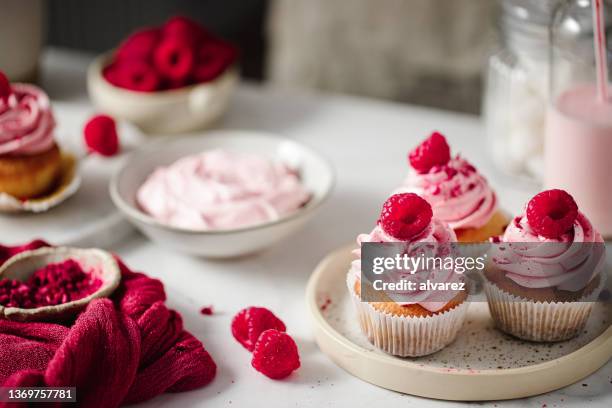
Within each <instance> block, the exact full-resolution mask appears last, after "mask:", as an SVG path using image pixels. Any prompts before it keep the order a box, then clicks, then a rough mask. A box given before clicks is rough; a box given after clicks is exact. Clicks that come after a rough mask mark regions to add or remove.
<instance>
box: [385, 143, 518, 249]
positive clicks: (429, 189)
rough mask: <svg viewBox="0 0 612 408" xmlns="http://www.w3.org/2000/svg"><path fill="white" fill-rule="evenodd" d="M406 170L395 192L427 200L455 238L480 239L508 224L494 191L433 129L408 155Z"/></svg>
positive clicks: (501, 229) (467, 240)
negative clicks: (408, 164) (406, 174)
mask: <svg viewBox="0 0 612 408" xmlns="http://www.w3.org/2000/svg"><path fill="white" fill-rule="evenodd" d="M408 161H409V163H410V172H409V174H408V176H407V177H406V179H405V180H404V183H403V184H402V186H401V187H400V188H398V189H397V190H396V191H395V192H396V193H397V192H412V193H416V194H418V195H420V196H421V197H423V198H424V199H425V200H427V201H428V202H429V203H430V204H431V207H432V209H433V214H434V216H435V217H436V218H438V219H439V220H441V221H443V222H446V223H448V225H450V227H451V228H452V229H453V230H454V231H455V233H456V234H457V240H458V241H459V242H484V241H487V240H488V239H489V238H491V237H493V236H497V235H500V234H501V233H502V232H503V230H504V228H505V226H506V225H507V224H508V220H507V218H506V217H505V216H504V214H503V213H502V212H501V211H500V210H499V206H498V202H497V195H496V194H495V192H494V191H493V189H492V188H491V186H490V185H489V183H488V182H487V180H486V179H485V177H484V176H483V175H482V174H481V173H480V172H478V170H477V169H476V168H475V167H474V166H473V165H472V164H470V163H469V162H468V161H467V160H465V159H464V158H463V157H461V156H459V155H456V156H455V157H451V152H450V147H449V145H448V143H447V142H446V138H445V137H444V136H442V135H441V134H440V133H438V132H434V133H432V134H431V136H429V138H427V139H426V140H424V141H423V142H422V143H421V144H420V145H419V146H417V147H416V148H415V149H414V150H412V151H411V152H410V153H409V155H408Z"/></svg>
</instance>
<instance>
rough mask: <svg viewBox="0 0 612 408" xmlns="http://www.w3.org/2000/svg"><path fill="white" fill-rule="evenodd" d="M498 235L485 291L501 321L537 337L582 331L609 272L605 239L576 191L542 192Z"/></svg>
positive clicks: (508, 327)
mask: <svg viewBox="0 0 612 408" xmlns="http://www.w3.org/2000/svg"><path fill="white" fill-rule="evenodd" d="M496 241H499V242H496V243H495V245H494V247H493V251H492V256H491V257H490V259H489V263H488V265H487V268H486V269H485V277H486V279H485V293H486V295H487V300H488V302H489V309H490V310H491V314H492V316H493V319H494V320H495V323H496V325H497V327H498V328H500V329H501V330H502V331H504V332H506V333H509V334H511V335H514V336H516V337H519V338H521V339H525V340H531V341H561V340H567V339H569V338H572V337H574V336H576V335H578V334H579V333H580V332H581V331H582V329H583V328H584V326H585V324H586V322H587V320H588V318H589V315H590V313H591V309H592V306H593V302H594V301H595V300H596V299H597V296H598V295H599V291H600V288H601V287H602V285H603V283H604V280H605V274H604V273H602V271H603V270H604V265H605V247H604V241H603V239H602V237H601V235H600V234H599V232H598V231H596V230H595V229H594V228H593V225H592V224H591V222H590V221H589V220H588V219H587V217H586V216H585V215H584V214H582V213H581V212H580V211H579V210H578V206H577V205H576V202H575V201H574V199H573V198H572V196H571V195H569V194H568V193H567V192H565V191H563V190H547V191H543V192H541V193H539V194H537V195H536V196H534V197H533V198H532V199H531V201H529V203H528V204H527V206H526V209H525V213H524V214H522V215H520V216H518V217H516V218H515V219H514V220H513V221H512V223H510V225H508V227H507V229H506V231H505V233H504V234H503V235H502V236H501V237H500V238H499V240H496Z"/></svg>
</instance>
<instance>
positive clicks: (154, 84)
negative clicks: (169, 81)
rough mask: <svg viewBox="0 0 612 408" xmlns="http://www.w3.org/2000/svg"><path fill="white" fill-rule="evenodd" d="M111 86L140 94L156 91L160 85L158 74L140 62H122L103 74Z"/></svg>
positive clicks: (113, 65)
mask: <svg viewBox="0 0 612 408" xmlns="http://www.w3.org/2000/svg"><path fill="white" fill-rule="evenodd" d="M102 74H103V75H104V78H106V80H107V81H108V82H110V83H111V84H113V85H115V86H118V87H121V88H125V89H129V90H132V91H139V92H153V91H156V90H157V89H158V87H159V84H160V78H159V75H158V74H157V72H155V70H154V69H153V68H152V67H151V66H150V65H149V64H147V63H146V62H144V61H140V60H120V61H117V62H115V63H114V64H111V65H109V66H108V67H106V68H105V69H104V71H103V73H102Z"/></svg>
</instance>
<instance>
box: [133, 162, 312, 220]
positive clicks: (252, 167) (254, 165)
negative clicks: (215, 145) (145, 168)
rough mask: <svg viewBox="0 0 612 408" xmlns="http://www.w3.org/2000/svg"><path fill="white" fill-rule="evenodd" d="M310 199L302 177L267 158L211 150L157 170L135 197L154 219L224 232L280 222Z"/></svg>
mask: <svg viewBox="0 0 612 408" xmlns="http://www.w3.org/2000/svg"><path fill="white" fill-rule="evenodd" d="M310 197H311V195H310V193H309V192H308V191H307V190H306V188H305V187H304V185H303V184H302V183H301V182H300V179H299V175H298V174H297V173H296V172H295V171H294V170H292V169H290V168H289V167H287V166H286V165H284V164H282V163H279V162H275V161H273V160H270V159H268V158H265V157H263V156H258V155H254V154H247V153H237V152H230V151H225V150H210V151H205V152H202V153H200V154H197V155H193V156H188V157H184V158H182V159H180V160H178V161H176V162H175V163H173V164H171V165H170V166H168V167H161V168H158V169H157V170H155V171H154V172H153V174H151V175H150V176H149V177H148V178H147V180H146V181H145V183H144V184H143V185H142V186H141V187H140V188H139V190H138V192H137V198H136V199H137V202H138V205H139V206H140V207H141V208H142V209H143V210H144V211H145V212H147V213H148V214H150V215H151V216H152V217H153V218H155V219H156V220H158V221H160V222H162V223H164V224H168V225H171V226H175V227H180V228H187V229H191V230H222V229H232V228H240V227H246V226H250V225H255V224H261V223H265V222H268V221H274V220H277V219H279V218H281V217H283V216H286V215H289V214H291V213H293V212H295V211H297V210H298V208H300V207H301V206H303V205H304V204H305V203H306V202H307V201H308V200H309V199H310Z"/></svg>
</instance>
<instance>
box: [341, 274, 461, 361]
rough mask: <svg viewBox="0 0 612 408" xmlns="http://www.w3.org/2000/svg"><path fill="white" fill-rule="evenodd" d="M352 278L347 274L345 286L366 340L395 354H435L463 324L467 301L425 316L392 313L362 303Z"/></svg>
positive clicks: (449, 341) (452, 338) (451, 340)
mask: <svg viewBox="0 0 612 408" xmlns="http://www.w3.org/2000/svg"><path fill="white" fill-rule="evenodd" d="M354 283H355V278H354V277H352V276H351V274H350V273H349V276H348V279H347V285H348V289H349V292H350V293H351V298H352V300H353V304H354V306H355V310H356V311H357V317H358V319H359V325H360V327H361V330H362V332H363V333H364V334H365V335H366V336H367V337H368V340H369V341H370V343H372V344H373V345H374V346H376V347H378V348H379V349H381V350H382V351H384V352H386V353H389V354H393V355H395V356H399V357H419V356H424V355H427V354H432V353H435V352H436V351H439V350H441V349H443V348H444V347H446V346H447V345H449V344H450V343H452V342H453V340H455V337H457V332H458V331H459V329H460V328H461V326H462V325H463V321H464V320H465V316H466V313H467V309H468V306H469V304H468V302H463V303H461V304H459V305H457V306H456V307H454V308H453V309H451V310H448V311H446V312H444V313H440V314H437V315H434V316H428V317H406V316H394V315H391V314H388V313H385V312H381V311H378V310H376V309H374V307H373V306H372V305H371V304H370V303H368V302H362V301H361V299H360V298H359V296H357V294H356V293H355V290H354Z"/></svg>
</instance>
